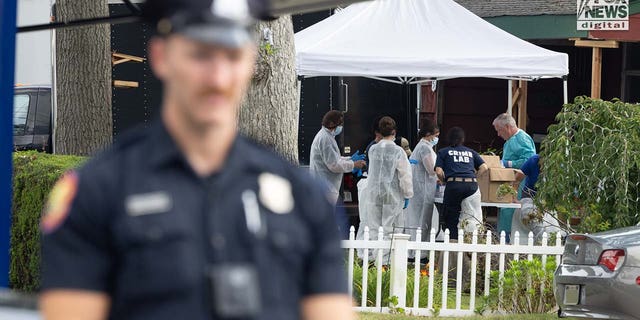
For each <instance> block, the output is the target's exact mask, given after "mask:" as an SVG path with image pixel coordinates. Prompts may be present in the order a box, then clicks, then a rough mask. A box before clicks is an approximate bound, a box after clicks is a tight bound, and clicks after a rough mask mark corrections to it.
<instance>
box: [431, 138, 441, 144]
mask: <svg viewBox="0 0 640 320" xmlns="http://www.w3.org/2000/svg"><path fill="white" fill-rule="evenodd" d="M438 141H440V139H439V138H438V137H435V138H433V140H431V141H429V143H431V145H432V146H435V145H437V144H438Z"/></svg>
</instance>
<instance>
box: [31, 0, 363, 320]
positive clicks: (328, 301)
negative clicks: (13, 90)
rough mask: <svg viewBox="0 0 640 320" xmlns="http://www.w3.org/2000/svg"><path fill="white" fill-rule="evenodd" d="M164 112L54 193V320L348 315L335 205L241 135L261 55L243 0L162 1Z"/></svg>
mask: <svg viewBox="0 0 640 320" xmlns="http://www.w3.org/2000/svg"><path fill="white" fill-rule="evenodd" d="M145 12H147V16H148V17H151V18H150V19H152V20H151V22H152V23H155V24H156V25H157V26H158V32H159V35H158V36H157V37H155V38H154V39H153V40H152V41H151V42H150V44H149V48H148V50H149V56H150V62H151V66H152V68H153V70H154V72H155V74H156V75H157V76H158V78H159V79H160V80H161V81H162V83H163V89H164V96H163V102H162V109H161V110H162V111H161V116H160V119H158V121H156V122H155V123H153V124H152V125H151V126H150V127H149V128H148V129H139V130H137V131H135V132H133V133H130V134H129V135H128V136H127V137H123V138H121V139H119V140H118V142H117V143H115V144H114V145H113V146H112V147H111V148H110V149H109V150H107V151H105V152H103V153H102V154H100V155H98V156H96V157H95V158H94V159H92V160H90V161H89V162H88V163H87V164H85V165H84V166H83V167H81V168H80V169H78V170H77V171H74V172H71V173H68V174H66V175H65V176H64V177H63V178H62V179H61V180H60V182H58V184H57V185H56V187H55V188H54V191H53V192H52V194H51V197H50V200H49V203H48V205H47V208H46V209H45V213H44V216H43V218H42V222H41V229H42V233H43V238H42V283H41V289H42V290H41V296H40V306H41V309H42V313H43V315H44V318H45V319H107V318H109V319H155V320H158V319H278V320H280V319H327V320H328V319H352V314H351V313H352V312H351V299H350V297H349V296H348V295H347V294H346V284H347V283H346V279H345V276H344V271H343V268H344V262H343V256H342V252H341V249H340V246H339V240H338V239H339V237H338V234H337V228H336V223H335V220H334V218H333V208H332V205H331V204H330V203H329V202H328V201H327V200H326V197H325V196H324V194H323V192H322V189H321V188H320V187H318V186H316V185H315V184H314V183H312V182H310V181H311V178H310V177H309V176H308V175H307V174H304V173H302V172H301V171H299V170H298V169H296V168H294V167H293V166H292V165H290V164H289V163H288V162H287V161H286V160H284V159H281V158H280V157H278V156H276V155H274V154H273V153H272V152H270V151H267V150H265V149H262V148H261V147H258V146H257V145H256V144H254V143H252V142H250V141H248V140H247V139H245V138H243V137H241V136H239V135H238V128H237V125H236V117H237V115H238V108H239V106H240V102H241V99H242V96H243V93H244V91H245V90H246V88H247V86H248V84H249V82H250V79H251V76H252V70H253V65H254V62H255V57H256V47H255V45H254V44H253V41H252V37H251V32H250V30H251V28H252V19H251V17H250V16H249V14H248V6H247V3H246V2H245V1H239V0H230V1H223V0H215V2H213V3H212V1H211V0H208V1H207V0H191V1H171V0H165V1H154V2H150V3H149V4H148V5H147V7H146V8H145Z"/></svg>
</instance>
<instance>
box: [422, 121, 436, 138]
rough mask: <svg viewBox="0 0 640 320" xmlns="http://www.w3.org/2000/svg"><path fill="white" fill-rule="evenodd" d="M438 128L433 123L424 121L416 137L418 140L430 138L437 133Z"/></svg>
mask: <svg viewBox="0 0 640 320" xmlns="http://www.w3.org/2000/svg"><path fill="white" fill-rule="evenodd" d="M438 131H439V129H438V126H437V125H436V123H435V122H433V121H431V120H429V119H425V120H424V123H423V124H422V128H420V133H418V136H419V137H420V138H424V137H426V136H430V135H432V134H435V133H436V132H438Z"/></svg>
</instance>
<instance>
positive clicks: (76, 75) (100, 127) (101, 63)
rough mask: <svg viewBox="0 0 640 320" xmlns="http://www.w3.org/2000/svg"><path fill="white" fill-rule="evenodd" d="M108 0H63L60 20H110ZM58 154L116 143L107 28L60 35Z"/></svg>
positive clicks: (58, 12)
mask: <svg viewBox="0 0 640 320" xmlns="http://www.w3.org/2000/svg"><path fill="white" fill-rule="evenodd" d="M108 15H109V7H108V3H107V1H106V0H58V1H56V17H57V20H58V21H68V20H76V19H83V18H84V19H86V18H94V17H105V16H108ZM55 64H56V80H55V81H56V99H57V110H56V121H55V123H56V128H55V131H54V133H55V135H54V141H55V143H54V145H55V151H56V153H60V154H74V155H91V154H93V153H95V152H96V151H98V150H100V149H102V148H103V147H105V146H106V145H108V144H110V143H111V139H112V118H111V35H110V27H109V25H108V24H101V25H93V26H83V27H73V28H64V29H59V30H58V31H56V62H55Z"/></svg>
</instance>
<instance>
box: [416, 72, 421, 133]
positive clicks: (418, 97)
mask: <svg viewBox="0 0 640 320" xmlns="http://www.w3.org/2000/svg"><path fill="white" fill-rule="evenodd" d="M416 102H417V103H416V130H415V133H416V134H417V133H419V132H420V109H421V108H422V85H421V84H419V83H418V84H416Z"/></svg>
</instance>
